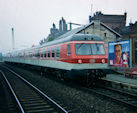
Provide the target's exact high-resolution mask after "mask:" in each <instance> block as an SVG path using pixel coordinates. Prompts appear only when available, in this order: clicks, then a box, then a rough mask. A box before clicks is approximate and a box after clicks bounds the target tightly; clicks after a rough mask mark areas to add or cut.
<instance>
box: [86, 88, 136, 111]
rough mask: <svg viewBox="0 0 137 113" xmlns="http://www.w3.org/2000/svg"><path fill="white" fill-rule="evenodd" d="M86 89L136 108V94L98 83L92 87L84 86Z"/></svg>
mask: <svg viewBox="0 0 137 113" xmlns="http://www.w3.org/2000/svg"><path fill="white" fill-rule="evenodd" d="M86 90H88V91H89V92H94V93H96V94H98V95H102V96H104V97H107V98H109V99H112V100H114V101H117V102H121V103H123V104H125V105H127V106H130V107H133V108H135V109H137V95H135V94H131V93H128V92H125V91H121V90H118V89H114V88H110V87H106V86H99V85H97V86H94V87H92V88H86Z"/></svg>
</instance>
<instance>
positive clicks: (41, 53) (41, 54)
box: [40, 48, 43, 58]
mask: <svg viewBox="0 0 137 113" xmlns="http://www.w3.org/2000/svg"><path fill="white" fill-rule="evenodd" d="M40 50H41V51H40V57H41V58H43V49H42V48H41V49H40Z"/></svg>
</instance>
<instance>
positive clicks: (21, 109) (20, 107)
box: [0, 70, 25, 113]
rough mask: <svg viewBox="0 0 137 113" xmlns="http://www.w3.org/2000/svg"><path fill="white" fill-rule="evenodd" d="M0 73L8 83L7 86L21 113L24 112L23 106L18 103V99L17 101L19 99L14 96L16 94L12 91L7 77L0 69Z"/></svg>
mask: <svg viewBox="0 0 137 113" xmlns="http://www.w3.org/2000/svg"><path fill="white" fill-rule="evenodd" d="M0 73H1V74H2V76H3V77H4V79H5V81H6V83H7V85H8V87H9V89H10V90H11V92H12V94H13V96H14V98H15V100H16V102H17V104H18V107H19V110H20V111H21V112H22V113H25V112H24V109H23V107H22V105H21V103H20V101H19V99H18V98H17V96H16V94H15V92H14V90H13V88H12V86H11V85H10V83H9V81H8V79H7V78H6V76H5V74H4V73H3V72H2V71H1V70H0Z"/></svg>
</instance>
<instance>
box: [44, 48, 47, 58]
mask: <svg viewBox="0 0 137 113" xmlns="http://www.w3.org/2000/svg"><path fill="white" fill-rule="evenodd" d="M44 57H45V58H46V57H47V54H46V49H44Z"/></svg>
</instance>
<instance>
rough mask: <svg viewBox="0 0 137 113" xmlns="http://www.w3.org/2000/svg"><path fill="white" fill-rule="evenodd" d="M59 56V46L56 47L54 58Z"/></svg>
mask: <svg viewBox="0 0 137 113" xmlns="http://www.w3.org/2000/svg"><path fill="white" fill-rule="evenodd" d="M59 57H60V47H59V46H58V47H56V58H59Z"/></svg>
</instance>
